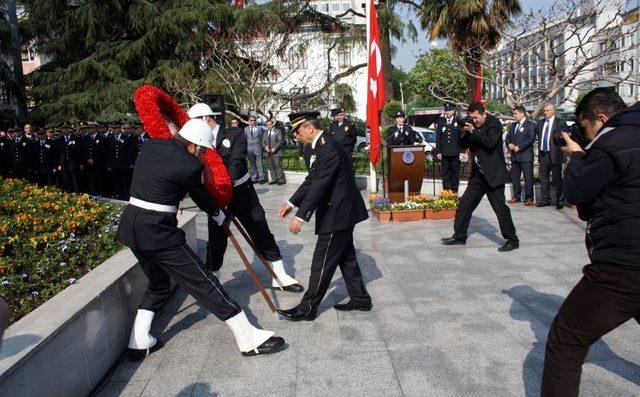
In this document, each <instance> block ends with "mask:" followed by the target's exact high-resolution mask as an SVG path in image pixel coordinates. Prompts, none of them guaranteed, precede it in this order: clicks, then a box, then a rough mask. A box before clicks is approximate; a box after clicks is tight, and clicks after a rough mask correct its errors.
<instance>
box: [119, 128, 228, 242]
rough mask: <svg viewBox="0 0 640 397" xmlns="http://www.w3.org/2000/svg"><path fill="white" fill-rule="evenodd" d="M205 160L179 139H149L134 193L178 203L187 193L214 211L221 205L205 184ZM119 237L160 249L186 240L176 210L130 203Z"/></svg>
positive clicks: (150, 199)
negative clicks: (198, 157)
mask: <svg viewBox="0 0 640 397" xmlns="http://www.w3.org/2000/svg"><path fill="white" fill-rule="evenodd" d="M202 169H203V164H202V163H201V162H200V160H198V159H197V158H196V157H194V156H193V155H191V154H189V152H187V149H186V147H185V146H184V144H183V143H181V142H180V141H178V140H176V139H169V140H162V139H150V140H148V141H146V142H145V143H144V145H143V150H142V151H141V152H140V156H139V157H138V161H137V163H136V167H135V169H134V171H133V181H132V182H131V197H135V198H137V199H140V200H144V201H147V202H151V203H154V204H163V205H171V206H175V207H177V206H178V205H179V204H180V201H182V199H183V198H184V197H185V195H186V194H187V193H189V196H190V197H191V199H192V200H193V201H194V202H195V203H196V205H197V206H198V207H200V209H202V210H203V211H205V212H207V213H208V214H211V215H217V214H218V213H219V209H218V206H217V204H216V202H215V200H214V199H213V197H211V195H210V194H209V192H208V191H207V190H206V189H205V187H204V185H203V184H202ZM118 238H119V240H120V241H122V242H123V243H124V244H125V245H126V246H128V247H129V248H131V249H138V250H147V251H149V250H159V249H164V248H169V247H174V246H178V245H183V244H185V235H184V232H183V231H182V230H181V229H179V228H178V221H177V218H176V214H174V213H171V212H158V211H151V210H147V209H143V208H139V207H135V206H133V205H131V204H129V205H127V207H126V208H125V209H124V212H123V213H122V218H121V220H120V225H119V226H118Z"/></svg>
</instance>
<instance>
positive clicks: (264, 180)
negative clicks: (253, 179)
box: [258, 179, 267, 185]
mask: <svg viewBox="0 0 640 397" xmlns="http://www.w3.org/2000/svg"><path fill="white" fill-rule="evenodd" d="M258 183H259V184H261V185H264V184H265V183H267V181H266V179H263V180H261V181H260V182H258Z"/></svg>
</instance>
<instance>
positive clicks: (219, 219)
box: [211, 210, 227, 226]
mask: <svg viewBox="0 0 640 397" xmlns="http://www.w3.org/2000/svg"><path fill="white" fill-rule="evenodd" d="M211 218H213V220H214V221H216V223H217V224H218V226H222V225H223V224H224V220H225V219H227V216H226V215H225V213H224V211H223V210H220V212H219V213H218V215H216V216H213V215H211Z"/></svg>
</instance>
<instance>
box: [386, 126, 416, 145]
mask: <svg viewBox="0 0 640 397" xmlns="http://www.w3.org/2000/svg"><path fill="white" fill-rule="evenodd" d="M414 143H416V133H415V132H414V131H413V129H412V128H411V126H410V125H407V124H404V125H403V126H402V131H400V129H399V128H398V126H397V125H393V126H391V127H389V129H388V130H387V145H389V146H397V145H413V144H414Z"/></svg>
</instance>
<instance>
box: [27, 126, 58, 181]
mask: <svg viewBox="0 0 640 397" xmlns="http://www.w3.org/2000/svg"><path fill="white" fill-rule="evenodd" d="M37 138H38V139H37V140H36V141H35V142H33V143H32V145H33V146H32V147H33V157H32V159H31V160H32V161H33V163H32V168H33V170H34V171H35V172H36V182H37V183H38V186H51V185H52V175H53V173H54V172H56V171H57V170H58V153H57V151H56V147H55V145H54V143H53V141H52V140H51V139H48V138H47V136H46V133H45V131H44V130H38V132H37Z"/></svg>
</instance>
